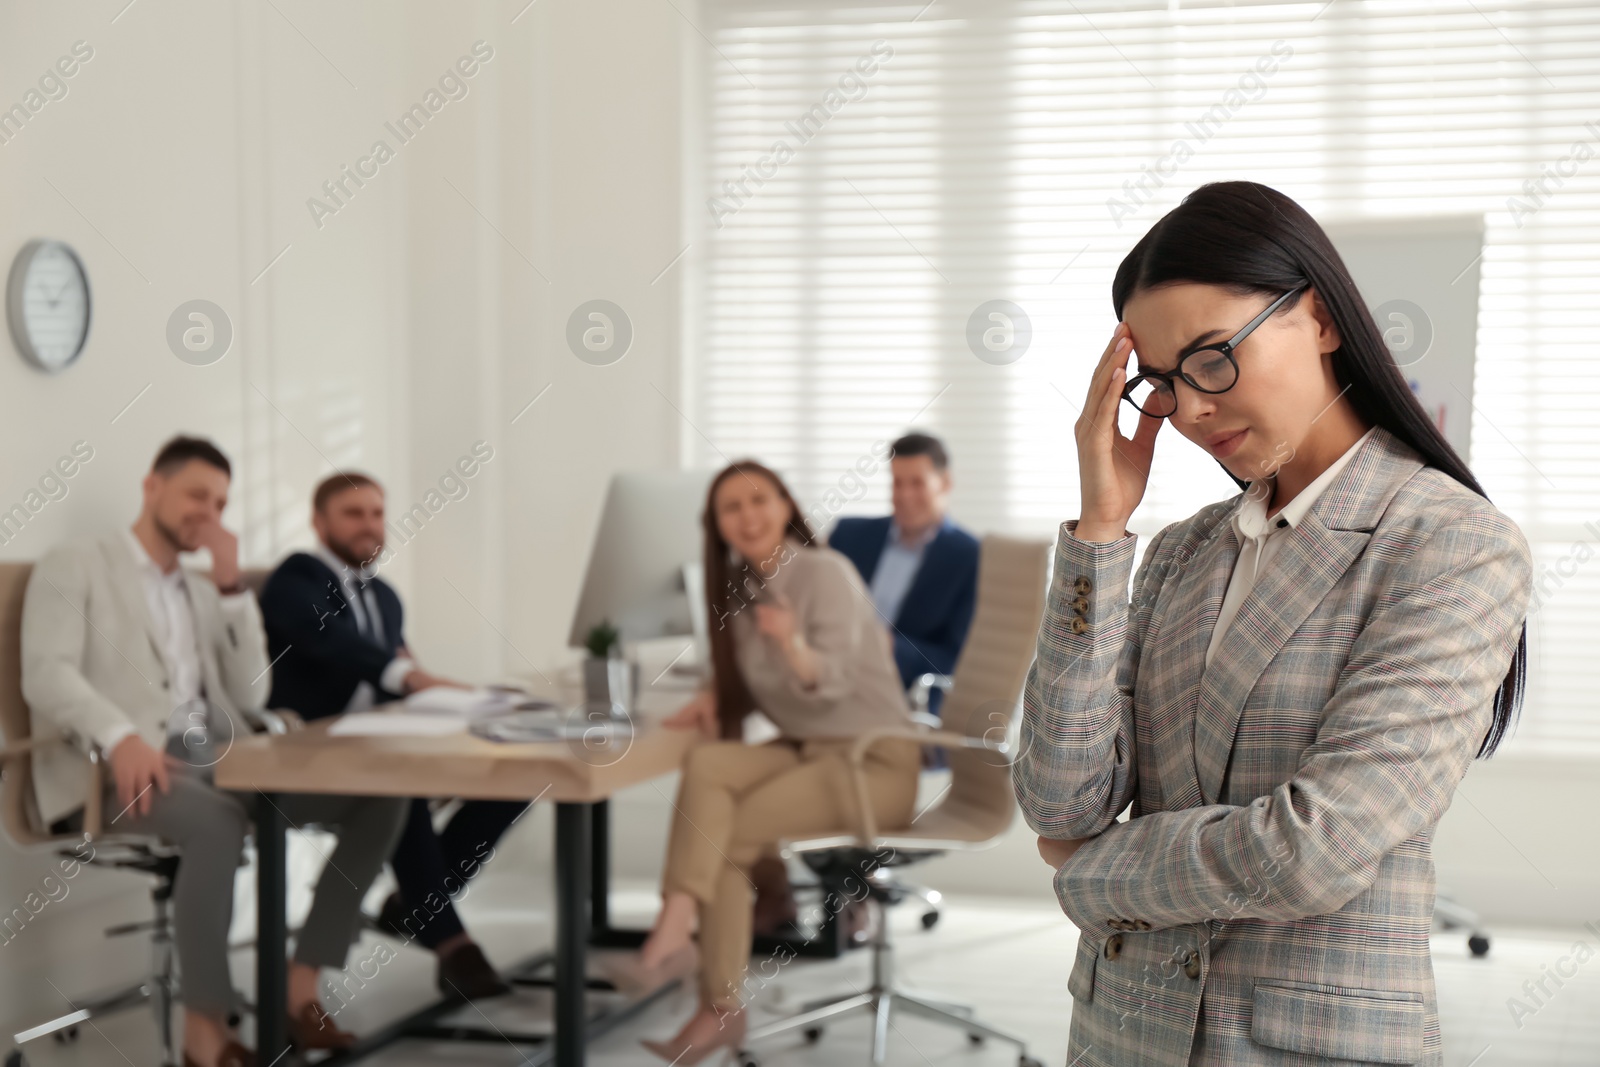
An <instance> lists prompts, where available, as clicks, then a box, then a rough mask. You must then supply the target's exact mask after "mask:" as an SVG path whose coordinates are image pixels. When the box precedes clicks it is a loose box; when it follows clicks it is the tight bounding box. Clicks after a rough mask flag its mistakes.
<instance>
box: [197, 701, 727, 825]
mask: <svg viewBox="0 0 1600 1067" xmlns="http://www.w3.org/2000/svg"><path fill="white" fill-rule="evenodd" d="M662 714H663V713H662V712H661V711H656V712H655V713H653V714H651V713H645V712H641V713H637V714H635V716H634V721H635V727H634V730H633V732H632V735H631V736H627V735H624V736H622V737H619V738H617V739H616V740H614V741H610V742H594V741H592V740H591V741H589V742H585V741H583V740H572V741H555V742H541V743H537V744H520V743H518V744H508V743H503V742H497V741H487V740H484V739H483V738H480V737H475V736H473V735H472V734H466V733H463V734H450V735H447V736H443V737H330V736H329V735H328V728H329V725H330V724H331V723H332V722H333V721H334V720H331V719H325V720H322V721H320V722H316V723H312V724H310V725H308V726H307V727H306V728H305V729H304V730H297V731H294V732H292V733H288V734H280V735H265V734H254V735H251V736H250V737H244V738H240V739H238V740H236V741H235V742H234V744H233V746H232V748H230V749H229V750H228V753H227V755H225V756H224V757H223V758H222V760H221V762H219V763H218V764H217V767H216V784H217V785H218V786H219V787H221V788H224V789H236V790H241V791H251V792H253V791H256V790H261V791H262V792H268V793H338V794H345V795H356V796H399V797H466V798H470V799H475V800H529V799H533V798H535V797H538V798H542V799H544V800H554V801H572V802H594V801H599V800H605V799H607V798H608V797H610V796H611V795H612V794H614V793H616V792H618V791H619V790H621V789H625V788H627V787H628V786H631V785H636V784H638V783H640V782H645V781H648V780H650V779H652V778H656V777H659V776H661V775H664V774H669V773H671V772H672V771H675V770H677V769H678V768H679V767H680V766H681V765H682V763H683V758H684V755H685V754H686V753H687V752H688V751H689V749H690V748H691V747H692V746H693V745H694V744H695V743H696V742H697V741H698V740H699V739H700V735H699V734H698V733H697V732H695V731H692V730H669V729H667V728H665V727H663V726H661V725H659V720H660V718H661V717H662Z"/></svg>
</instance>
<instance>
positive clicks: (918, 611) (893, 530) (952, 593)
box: [828, 433, 978, 715]
mask: <svg viewBox="0 0 1600 1067" xmlns="http://www.w3.org/2000/svg"><path fill="white" fill-rule="evenodd" d="M889 456H890V460H889V467H890V470H891V471H892V472H893V476H894V514H893V515H889V516H885V517H883V518H873V519H867V518H847V519H840V520H839V522H838V523H837V525H835V526H834V528H833V532H832V533H831V534H829V535H828V546H829V547H830V548H833V549H836V550H837V551H839V552H843V553H844V554H845V555H846V556H848V557H850V561H851V562H852V563H854V564H855V565H856V569H857V570H858V571H860V572H861V578H862V580H863V581H864V582H866V583H867V586H868V588H869V589H871V591H872V599H873V602H874V603H875V604H876V605H877V607H878V615H879V616H880V617H881V618H882V619H884V621H885V623H886V624H887V625H889V626H890V633H891V634H893V636H894V661H895V665H896V666H897V667H899V668H900V680H901V682H903V683H904V684H905V685H906V686H907V687H909V686H910V685H911V683H912V682H914V681H915V680H916V679H917V677H918V676H919V675H922V674H928V673H930V672H931V673H933V674H949V673H950V672H951V671H953V670H955V666H956V659H957V657H959V656H960V655H961V646H962V644H964V643H965V642H966V639H967V629H968V627H970V626H971V625H972V612H973V607H974V605H975V604H976V603H977V597H978V539H977V538H975V537H973V536H972V535H971V534H970V533H968V532H967V531H965V530H963V529H962V528H961V527H959V526H957V525H956V524H955V523H954V522H952V521H950V518H949V516H948V514H947V510H948V508H949V504H950V485H951V478H950V457H949V455H948V454H947V453H946V452H945V448H944V444H943V443H942V442H940V440H939V439H938V438H937V437H933V436H930V435H928V434H925V433H911V434H907V435H906V436H904V437H902V438H900V439H899V440H898V441H896V442H895V443H894V444H893V445H891V446H890V452H889ZM943 695H944V694H943V693H942V692H940V691H939V690H937V689H936V690H934V691H933V692H932V693H930V694H929V704H928V710H929V711H931V712H932V713H933V714H935V715H937V714H939V705H940V702H941V698H942V697H943Z"/></svg>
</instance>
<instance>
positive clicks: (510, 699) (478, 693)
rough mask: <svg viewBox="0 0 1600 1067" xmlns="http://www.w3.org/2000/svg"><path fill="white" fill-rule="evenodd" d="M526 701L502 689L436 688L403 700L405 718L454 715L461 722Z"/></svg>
mask: <svg viewBox="0 0 1600 1067" xmlns="http://www.w3.org/2000/svg"><path fill="white" fill-rule="evenodd" d="M527 699H528V698H527V697H526V696H524V695H523V694H521V693H514V692H508V691H506V690H504V689H453V688H451V687H450V686H445V685H436V686H434V687H433V688H431V689H424V690H422V691H421V692H417V693H412V694H411V695H410V696H408V697H406V699H405V712H406V714H408V715H412V714H415V715H456V716H459V717H460V718H462V719H465V720H469V721H470V720H473V719H481V718H484V717H486V716H489V715H503V714H505V713H506V712H508V711H511V710H512V709H513V708H515V707H516V706H517V705H518V704H520V703H522V702H523V701H525V700H527Z"/></svg>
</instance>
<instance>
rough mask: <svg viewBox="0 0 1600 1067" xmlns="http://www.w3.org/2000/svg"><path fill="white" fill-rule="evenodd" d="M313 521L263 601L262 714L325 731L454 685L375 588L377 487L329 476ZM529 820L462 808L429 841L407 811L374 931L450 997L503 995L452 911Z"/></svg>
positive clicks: (489, 804)
mask: <svg viewBox="0 0 1600 1067" xmlns="http://www.w3.org/2000/svg"><path fill="white" fill-rule="evenodd" d="M311 510H312V517H311V523H312V527H313V528H314V529H315V530H316V533H317V541H318V544H317V545H316V547H315V548H313V549H312V550H311V551H310V552H296V553H294V554H293V555H291V556H289V558H287V559H285V560H284V561H283V562H282V563H281V564H279V565H278V569H277V570H275V571H273V572H272V575H271V577H269V578H268V579H267V583H266V585H265V587H264V588H263V589H262V591H261V614H262V618H263V621H264V623H265V625H266V631H267V651H268V654H269V655H270V656H271V657H272V662H273V664H274V665H273V669H272V695H271V697H270V699H269V702H268V704H269V706H270V707H274V708H289V709H291V710H293V711H296V712H298V713H299V714H300V715H301V717H302V718H305V719H308V720H310V719H321V718H326V717H328V716H330V715H339V714H342V713H344V712H347V711H364V710H367V709H369V708H371V707H373V706H374V705H377V704H383V703H387V702H389V701H392V700H398V699H400V698H401V697H403V696H405V695H406V694H408V693H414V692H416V691H417V690H419V689H427V688H429V687H431V686H438V685H457V684H459V683H456V682H452V681H449V680H448V679H445V678H441V677H439V676H437V675H433V674H429V673H428V672H427V671H424V670H423V669H422V668H421V667H419V666H418V665H417V662H416V660H415V659H414V658H413V656H412V655H411V651H410V649H408V648H407V647H406V642H405V630H404V613H403V611H402V609H401V606H400V597H399V596H398V595H396V593H395V591H394V589H393V588H391V587H390V585H389V583H388V582H385V581H384V580H383V579H382V578H379V577H378V576H377V566H376V563H377V561H378V560H379V559H380V557H381V554H382V553H383V545H384V522H383V487H382V486H380V485H379V484H378V483H377V481H376V480H374V479H373V478H371V477H369V476H367V475H365V474H357V473H354V472H350V473H340V474H334V475H332V476H330V477H328V478H326V479H324V480H323V482H322V483H321V484H320V485H318V486H317V489H316V492H315V494H314V495H313V497H312V507H311ZM526 808H527V804H525V803H523V802H522V801H491V800H471V801H466V802H465V803H463V804H462V805H461V806H460V808H459V809H458V810H457V812H456V814H455V815H454V816H453V817H452V818H451V820H450V824H449V825H448V826H447V827H446V828H445V829H444V831H443V832H442V833H435V831H434V828H433V817H432V813H431V811H430V810H429V807H428V802H427V801H426V800H420V799H419V800H413V801H412V802H411V811H410V813H409V817H408V818H407V821H406V826H405V830H404V831H403V832H402V834H401V837H400V841H399V844H397V845H396V846H395V850H394V854H393V855H392V856H391V857H390V863H391V865H392V866H393V867H394V872H395V880H396V882H397V883H398V886H399V888H398V890H397V892H396V893H394V894H392V895H391V896H390V897H389V899H388V900H386V901H385V902H384V905H383V910H382V912H381V913H380V916H379V924H380V925H382V926H383V927H384V928H385V929H387V930H389V931H390V932H391V933H393V934H395V935H396V936H398V937H400V938H401V939H403V940H406V941H410V940H412V939H415V940H417V941H419V942H420V943H421V944H422V945H423V946H424V947H426V948H428V949H430V950H432V951H433V952H434V954H435V955H436V956H437V957H438V986H439V990H440V992H442V993H444V994H445V995H446V996H451V997H461V998H466V999H474V998H477V997H483V996H492V995H495V994H498V993H506V992H509V991H510V988H511V987H510V986H509V985H507V984H506V983H505V982H504V981H503V980H502V979H501V978H500V976H499V975H498V974H496V973H495V971H494V968H493V967H491V966H490V965H489V962H488V960H487V959H486V958H485V957H484V955H483V951H482V949H480V948H479V947H478V945H477V944H476V942H474V941H473V940H472V938H471V937H469V936H468V935H467V933H466V930H465V928H463V926H462V925H461V919H460V917H459V916H458V915H457V914H456V910H455V906H454V904H453V900H454V898H455V897H456V896H457V895H459V894H460V893H461V892H462V890H463V889H464V888H465V886H466V882H467V880H468V879H470V878H471V877H472V876H473V875H475V874H477V872H478V870H479V869H480V868H481V866H482V864H483V862H485V861H487V860H488V859H489V858H490V856H492V855H493V853H494V843H495V842H496V841H498V840H499V839H500V835H501V834H503V833H504V832H505V831H506V829H507V828H508V827H509V826H510V825H511V824H512V823H513V822H515V821H516V819H517V817H518V816H519V815H521V814H522V812H523V811H524V810H525V809H526Z"/></svg>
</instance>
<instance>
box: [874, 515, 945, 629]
mask: <svg viewBox="0 0 1600 1067" xmlns="http://www.w3.org/2000/svg"><path fill="white" fill-rule="evenodd" d="M949 521H950V520H949V519H948V518H945V519H943V520H941V521H940V522H939V523H937V524H936V525H934V526H931V527H929V528H928V530H927V531H926V532H925V533H923V535H922V536H921V537H919V538H917V539H916V540H915V541H913V542H907V541H905V540H903V539H902V538H901V536H900V524H899V523H897V522H891V523H890V524H889V540H888V543H886V544H885V545H884V547H883V555H882V556H880V557H879V558H878V569H877V570H876V571H874V572H873V574H872V602H873V604H875V605H877V608H878V614H879V615H881V616H883V621H884V622H886V623H888V624H889V625H891V626H892V625H894V620H895V619H896V618H897V617H898V616H899V614H900V605H901V604H902V603H903V602H904V601H905V599H906V594H907V593H908V592H910V591H911V583H912V581H913V580H914V579H915V578H916V576H917V569H918V568H920V567H921V566H922V554H923V553H924V552H925V551H926V550H927V548H928V545H929V544H931V543H932V541H933V539H934V538H935V537H938V536H939V531H941V530H943V529H944V527H945V524H946V523H948V522H949Z"/></svg>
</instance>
